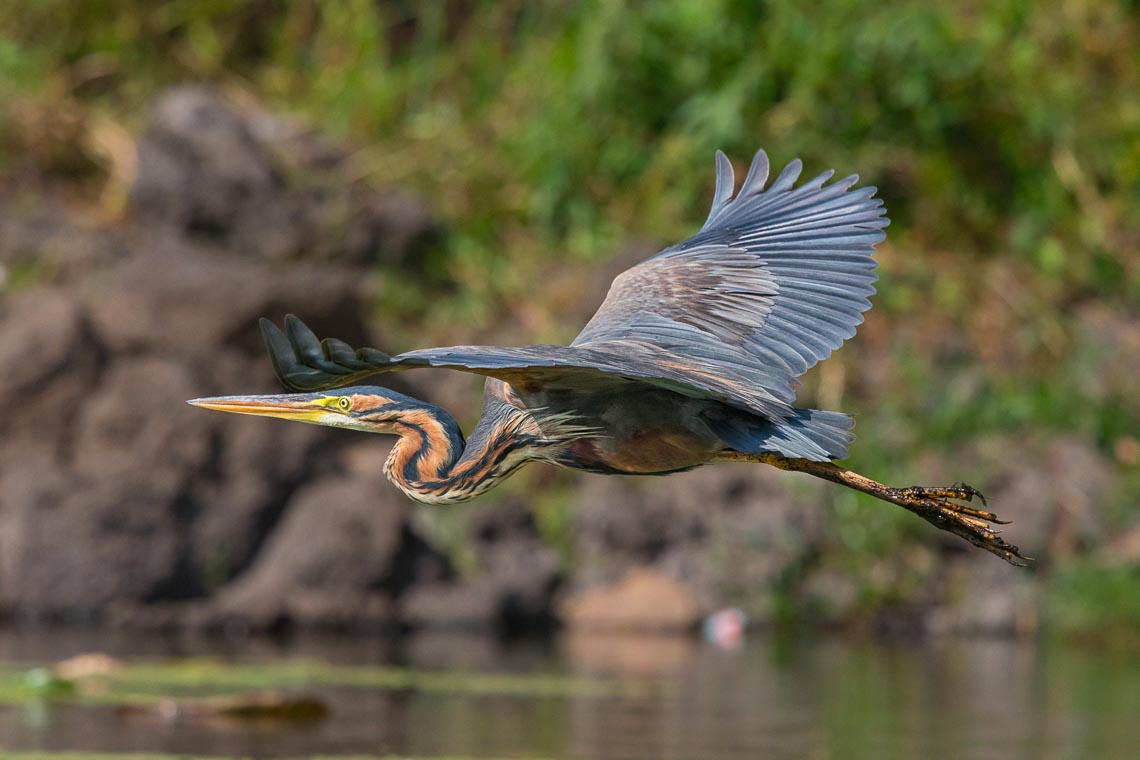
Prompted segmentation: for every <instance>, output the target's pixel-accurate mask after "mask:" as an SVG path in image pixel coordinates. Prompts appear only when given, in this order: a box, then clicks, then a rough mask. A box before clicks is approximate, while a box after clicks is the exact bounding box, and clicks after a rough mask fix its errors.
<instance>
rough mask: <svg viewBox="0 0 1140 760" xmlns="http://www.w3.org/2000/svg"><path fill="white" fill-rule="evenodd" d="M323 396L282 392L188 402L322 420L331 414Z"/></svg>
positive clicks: (224, 409)
mask: <svg viewBox="0 0 1140 760" xmlns="http://www.w3.org/2000/svg"><path fill="white" fill-rule="evenodd" d="M321 398H322V396H320V395H319V394H312V393H290V394H283V395H279V396H214V397H212V398H195V399H190V400H189V401H187V402H186V403H187V404H190V405H191V406H200V407H202V408H203V409H214V410H216V411H219V412H232V413H233V414H252V415H256V416H258V417H280V418H281V419H286V420H296V421H298V422H318V421H319V420H320V419H321V418H323V417H324V416H325V415H326V414H328V409H327V408H326V407H325V406H324V404H322V403H320V399H321Z"/></svg>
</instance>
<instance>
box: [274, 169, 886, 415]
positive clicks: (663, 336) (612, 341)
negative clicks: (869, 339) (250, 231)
mask: <svg viewBox="0 0 1140 760" xmlns="http://www.w3.org/2000/svg"><path fill="white" fill-rule="evenodd" d="M800 168H801V164H800V162H799V161H798V160H796V161H793V162H792V163H790V164H789V165H788V166H787V168H785V169H784V171H783V172H781V174H780V176H779V177H778V178H777V179H776V181H775V182H774V183H773V184H772V186H771V187H769V188H768V189H767V190H765V189H764V184H765V182H766V181H767V177H768V158H767V155H766V154H765V153H764V152H763V151H760V152H759V153H757V154H756V158H755V159H754V160H753V162H752V168H751V169H750V171H749V172H748V176H747V177H746V178H745V180H744V185H743V187H742V188H741V190H740V192H739V193H738V194H737V195H736V196H735V197H733V195H732V190H733V187H734V177H733V172H732V166H731V164H730V163H729V162H728V159H727V158H725V156H724V154H723V153H721V152H719V151H718V152H717V186H716V193H715V196H714V198H713V206H712V211H711V212H710V213H709V217H708V220H707V221H706V222H705V224H704V226H703V227H702V228H701V230H700V232H698V233H697V235H696V236H694V237H693V238H691V239H690V240H688V241H686V242H684V243H681V244H679V245H676V246H673V247H671V248H667V249H665V250H664V251H662V252H661V253H659V254H657V255H656V256H654V257H652V258H650V259H648V260H647V261H645V262H642V263H641V264H639V265H637V266H635V267H633V268H632V269H630V270H628V271H626V272H624V273H623V274H621V275H619V276H618V277H617V279H616V280H614V283H613V285H612V286H611V288H610V292H609V294H608V295H607V296H606V299H605V301H604V302H603V303H602V305H601V307H600V308H599V309H598V311H597V313H596V314H595V315H594V317H593V318H592V319H591V320H590V322H589V323H588V324H587V325H586V327H585V328H584V329H583V330H582V332H581V334H579V335H578V337H577V338H576V339H575V340H574V342H573V343H572V344H571V345H570V346H522V347H519V348H500V347H496V346H453V347H450V348H431V349H422V350H417V351H409V352H407V353H404V354H399V355H396V356H389V355H387V354H385V353H383V352H381V351H377V350H375V349H369V348H362V349H359V350H355V349H353V348H352V347H351V346H348V345H347V344H345V343H343V342H342V341H338V340H333V339H326V340H324V341H320V340H318V339H317V337H316V336H315V335H313V333H312V332H311V331H309V329H308V328H307V327H305V326H304V324H302V323H301V321H300V320H298V319H297V318H296V317H288V318H286V322H285V328H286V329H285V332H282V331H281V330H280V329H278V328H277V327H276V326H275V325H273V324H272V323H271V322H268V321H267V320H262V331H263V333H264V335H265V340H266V345H267V346H268V348H269V353H270V357H271V358H272V360H273V365H274V369H275V371H276V373H277V376H278V378H279V379H280V380H281V382H282V383H283V384H284V385H285V386H286V387H289V388H292V389H294V390H319V389H324V388H332V387H338V386H343V385H350V384H352V383H355V382H357V381H358V380H360V379H361V378H363V377H366V376H368V375H372V374H375V373H378V372H392V371H400V370H406V369H414V368H416V367H442V368H448V369H457V370H463V371H467V372H474V373H476V374H482V375H488V376H491V377H496V378H498V379H501V380H504V381H506V382H508V383H511V384H512V385H514V386H516V387H518V388H519V389H520V390H524V391H525V390H528V389H530V388H539V387H553V388H559V387H562V388H578V389H581V388H588V387H603V386H607V385H612V384H618V383H624V382H643V383H648V384H651V385H655V386H659V387H663V388H667V389H670V390H673V391H676V392H678V393H682V394H684V395H688V396H693V397H698V398H712V399H716V400H720V401H723V402H725V403H727V404H730V405H732V406H736V407H738V408H741V409H744V410H746V411H750V412H754V413H759V414H761V415H763V416H766V417H768V418H771V419H784V418H788V417H790V416H792V415H793V414H794V412H793V411H792V409H791V407H790V404H791V402H792V401H793V400H794V395H795V394H794V383H795V378H796V377H798V376H799V375H800V374H802V373H803V372H804V371H805V370H806V369H807V368H808V367H810V366H812V365H814V364H815V363H816V362H818V361H820V360H821V359H823V358H825V357H827V356H828V355H829V354H830V353H831V351H832V350H834V349H835V348H838V347H839V345H841V344H842V343H843V341H844V340H846V339H847V338H849V337H851V336H852V335H853V334H854V332H855V327H856V326H857V325H858V324H859V323H860V322H861V321H862V312H864V311H866V310H867V309H868V308H870V302H869V301H868V300H867V297H868V296H869V295H871V294H872V293H874V288H873V287H872V283H873V282H874V280H875V274H874V268H875V262H874V260H873V259H872V258H871V254H872V253H873V251H874V244H875V243H877V242H879V241H880V240H882V239H883V237H884V234H883V232H882V228H883V227H885V226H887V224H888V220H887V219H886V217H885V216H884V213H885V212H884V209H883V207H882V201H880V200H878V199H875V198H874V197H873V196H874V193H875V188H873V187H867V188H861V189H858V190H854V191H852V190H851V189H850V188H851V186H852V185H853V184H854V183H855V181H856V178H855V177H848V178H847V179H845V180H841V181H839V182H835V183H832V184H830V185H825V184H824V183H825V182H826V181H827V180H828V179H830V177H831V174H832V173H831V172H827V173H825V174H822V175H820V176H818V177H816V178H815V179H813V180H811V181H809V182H807V183H805V184H803V185H801V186H800V187H798V188H795V187H793V185H794V183H795V180H796V178H797V177H798V176H799V173H800Z"/></svg>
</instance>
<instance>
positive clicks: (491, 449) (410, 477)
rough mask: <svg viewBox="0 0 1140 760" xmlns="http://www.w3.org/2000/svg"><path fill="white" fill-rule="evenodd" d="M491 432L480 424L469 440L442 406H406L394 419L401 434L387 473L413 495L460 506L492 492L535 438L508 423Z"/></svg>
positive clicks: (428, 501)
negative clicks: (409, 407) (486, 492)
mask: <svg viewBox="0 0 1140 760" xmlns="http://www.w3.org/2000/svg"><path fill="white" fill-rule="evenodd" d="M505 422H506V424H505V425H502V426H496V427H495V428H494V429H492V430H491V431H489V432H490V433H491V434H489V435H488V434H486V433H487V432H488V431H487V430H485V429H484V428H485V426H484V425H483V424H482V423H480V427H479V428H477V429H476V432H475V434H473V435H472V438H471V440H470V441H468V442H464V440H463V435H462V433H461V432H460V430H459V425H458V424H457V423H456V422H455V419H454V418H452V416H451V415H450V414H448V413H447V412H446V411H444V410H443V409H440V408H439V407H436V406H431V405H428V404H425V405H423V406H422V407H417V408H414V409H404V410H401V413H400V414H399V416H398V417H397V418H396V419H395V420H393V422H392V427H393V429H392V431H391V432H393V433H396V434H398V435H399V436H400V439H399V440H398V441H397V442H396V445H395V446H393V447H392V452H391V453H390V454H389V455H388V461H387V462H385V464H384V474H385V475H386V476H387V478H388V480H390V481H392V483H393V484H394V485H395V486H396V487H397V488H399V489H400V490H401V491H403V492H404V493H405V494H407V495H408V496H409V497H411V498H412V499H414V500H416V501H418V502H422V503H424V504H455V503H458V502H462V501H467V500H469V499H473V498H475V497H476V496H478V495H479V494H481V493H484V492H485V491H488V490H490V489H491V488H493V487H494V486H495V485H497V484H498V482H499V481H500V480H502V479H504V478H506V477H507V476H509V475H510V474H511V473H512V472H513V471H514V470H515V469H516V468H517V467H518V466H520V465H521V464H523V463H525V462H526V461H527V459H528V458H529V457H528V449H529V446H530V444H531V443H532V442H533V439H531V438H530V437H529V436H524V435H519V434H518V432H519V431H518V430H516V429H514V428H515V426H514V425H511V424H510V423H509V421H505Z"/></svg>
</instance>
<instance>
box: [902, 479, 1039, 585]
mask: <svg viewBox="0 0 1140 760" xmlns="http://www.w3.org/2000/svg"><path fill="white" fill-rule="evenodd" d="M891 490H892V491H893V493H892V494H891V497H892V498H890V500H891V501H893V502H895V503H896V504H898V505H899V506H901V507H905V508H906V509H908V510H910V511H911V512H914V513H915V514H916V515H918V516H919V517H921V518H922V519H924V520H926V521H927V522H928V523H930V524H931V525H934V526H935V527H937V528H941V529H942V530H945V531H949V532H950V533H953V534H954V535H956V536H960V537H962V538H964V539H966V540H967V541H969V542H970V543H971V544H973V545H974V546H977V547H979V548H981V549H985V550H986V551H988V552H990V553H991V554H996V555H997V556H999V557H1001V558H1002V559H1004V560H1005V561H1006V562H1008V563H1010V564H1011V565H1017V566H1019V567H1024V566H1025V565H1026V564H1027V563H1028V561H1029V560H1031V559H1032V558H1031V557H1025V556H1022V554H1021V550H1020V549H1018V548H1017V547H1016V546H1014V545H1013V544H1011V543H1008V542H1006V541H1005V540H1004V539H1003V538H1002V537H1001V536H999V535H998V531H996V530H994V529H993V527H992V526H993V525H1006V524H1008V522H1007V521H1005V520H1000V519H998V516H997V515H995V514H994V513H993V512H987V511H985V510H982V509H975V508H974V507H970V506H966V504H961V503H959V502H966V503H970V502H973V501H974V500H975V499H977V500H978V501H980V502H981V503H982V504H983V505H985V503H986V499H985V497H984V496H982V493H981V492H980V491H978V490H977V489H976V488H972V487H970V486H968V485H966V484H965V483H958V484H956V485H953V486H949V487H946V488H943V487H929V486H911V487H910V488H894V489H891Z"/></svg>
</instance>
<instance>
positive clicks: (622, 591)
mask: <svg viewBox="0 0 1140 760" xmlns="http://www.w3.org/2000/svg"><path fill="white" fill-rule="evenodd" d="M559 612H560V617H561V618H562V620H563V622H564V623H565V624H566V626H567V627H569V628H570V629H572V630H575V631H592V632H632V631H639V632H645V633H681V632H685V631H689V630H692V629H694V628H696V626H697V623H698V621H699V620H700V618H701V614H700V607H699V605H698V603H697V600H696V598H695V597H694V596H693V593H692V591H690V590H689V588H688V587H687V586H686V585H685V584H682V583H679V582H678V581H676V580H675V579H673V578H671V577H669V576H668V575H665V574H664V573H662V572H660V571H658V570H654V569H652V568H637V569H634V570H632V571H630V572H629V573H628V574H627V575H626V576H625V577H624V578H622V579H621V580H619V581H617V582H616V583H612V584H607V585H603V586H597V587H594V588H589V589H584V590H582V591H579V592H577V593H574V594H571V595H569V596H567V597H566V598H565V599H564V600H563V601H562V604H561V606H560V610H559Z"/></svg>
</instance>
